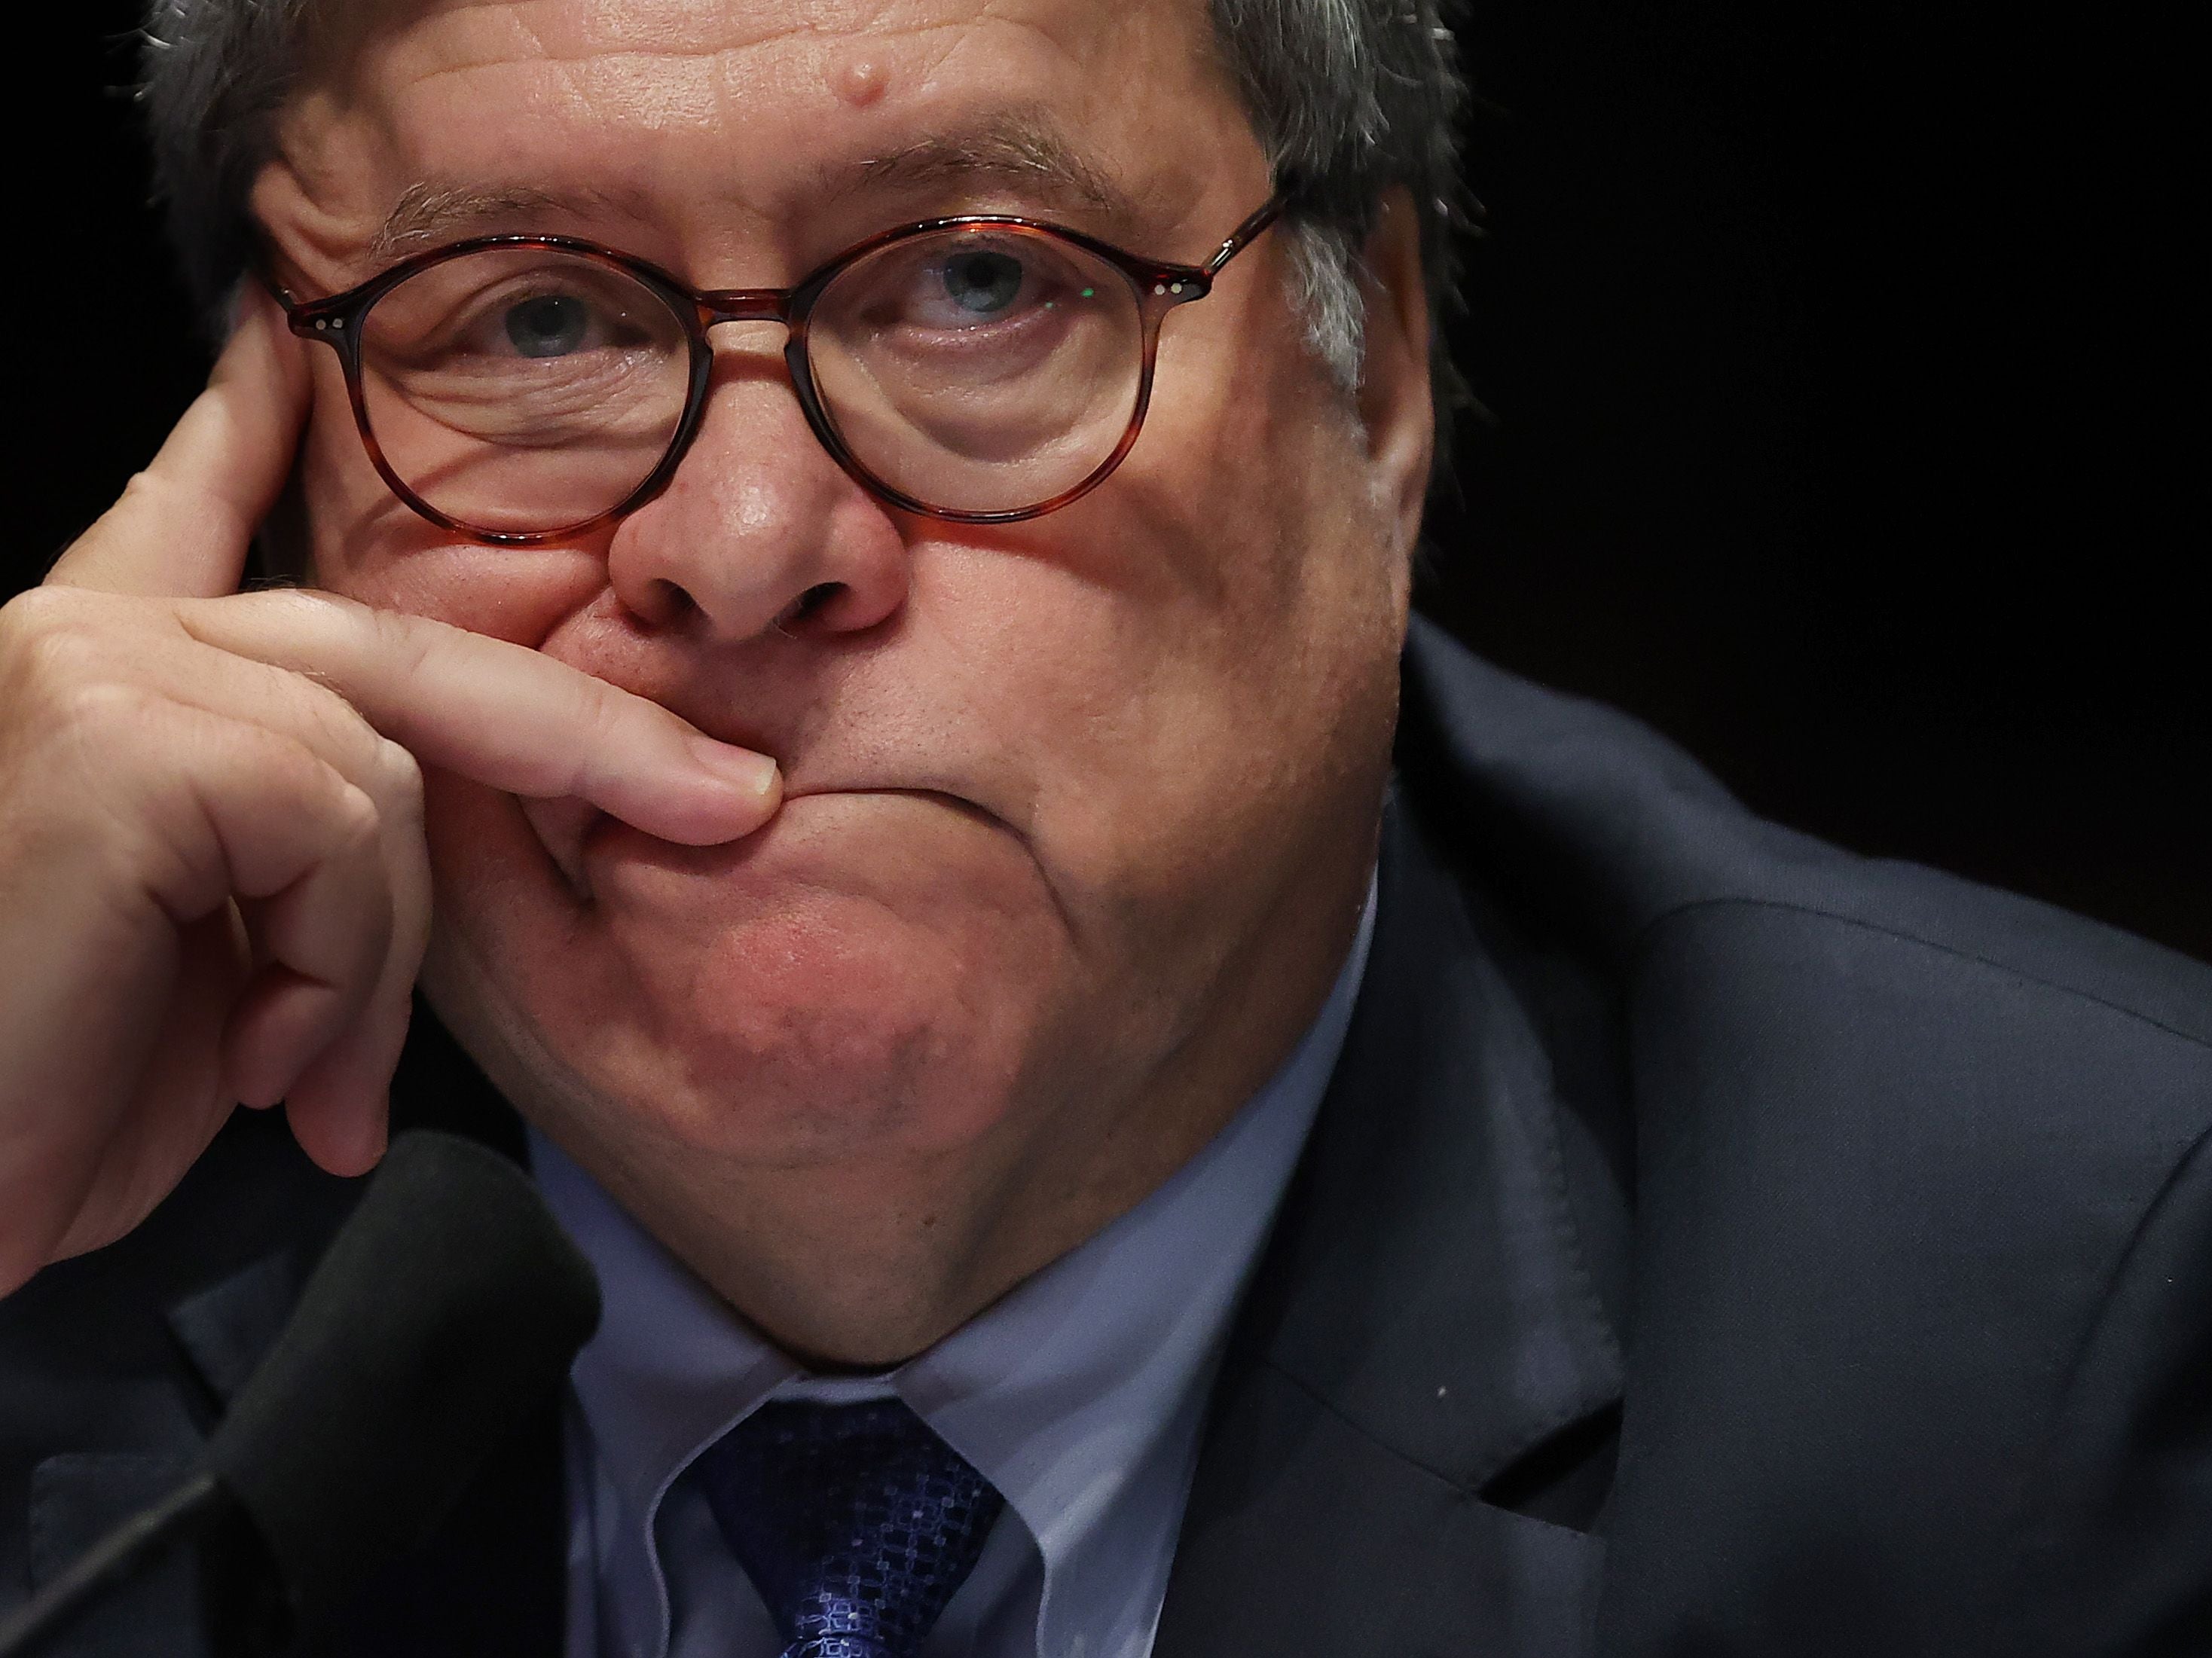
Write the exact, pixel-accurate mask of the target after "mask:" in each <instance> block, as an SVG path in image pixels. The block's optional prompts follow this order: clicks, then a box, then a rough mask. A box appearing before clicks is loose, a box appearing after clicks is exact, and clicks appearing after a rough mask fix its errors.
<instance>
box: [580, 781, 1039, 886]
mask: <svg viewBox="0 0 2212 1658" xmlns="http://www.w3.org/2000/svg"><path fill="white" fill-rule="evenodd" d="M863 802H865V803H866V805H867V806H868V807H870V808H874V809H875V810H869V811H866V812H865V813H862V812H856V811H854V808H855V807H858V806H860V804H861V803H863ZM884 809H888V815H889V816H890V817H891V818H892V819H893V820H894V821H896V820H897V819H901V818H912V819H914V820H915V821H916V822H917V823H919V822H921V821H923V820H926V819H927V818H929V817H937V818H940V819H942V818H943V817H946V816H950V817H957V818H964V819H967V820H969V822H971V823H977V824H980V825H982V826H986V827H990V828H994V829H995V828H1000V827H1003V826H1002V825H1000V823H998V820H997V819H996V818H994V817H991V815H990V814H989V813H987V812H986V811H983V809H982V808H981V807H980V806H977V805H974V804H973V803H971V802H969V801H967V800H963V799H959V798H958V797H957V796H954V795H949V794H943V793H938V792H936V791H934V790H928V789H835V790H831V789H823V790H817V791H813V792H811V793H805V794H793V795H787V796H785V797H784V801H783V805H781V807H780V808H779V809H778V810H777V811H776V814H775V817H771V818H769V821H768V822H767V823H766V824H764V825H763V827H762V828H761V829H758V830H757V831H755V832H754V833H753V834H751V835H746V836H745V837H744V839H742V840H738V841H724V842H723V843H722V844H720V845H719V846H711V847H687V846H679V845H678V844H677V843H676V842H674V841H664V840H661V839H660V838H659V836H657V835H647V833H646V832H645V831H644V830H643V829H635V828H633V827H631V826H630V825H629V824H628V823H623V821H622V820H621V819H619V818H616V817H605V816H602V817H599V818H598V819H596V820H595V821H594V822H593V823H592V825H591V826H590V827H589V828H588V829H586V830H585V832H584V836H583V841H582V845H581V847H580V854H581V860H582V862H583V864H584V865H585V867H586V869H587V870H589V871H590V872H591V884H592V890H594V891H595V892H602V893H603V892H605V890H606V887H607V883H608V881H609V880H610V879H612V880H614V881H617V882H619V881H620V878H621V875H622V873H623V872H659V873H665V874H669V875H677V876H689V877H702V876H703V877H709V878H722V879H727V878H732V877H733V876H737V875H738V874H740V873H742V872H747V871H751V872H756V873H758V874H760V875H762V876H763V877H766V876H767V875H769V872H770V871H771V870H773V872H774V873H775V875H776V876H778V877H781V878H789V877H792V876H793V875H799V874H804V873H805V871H803V870H801V869H800V868H799V867H798V865H811V864H814V863H816V862H817V859H816V858H815V857H814V856H812V855H811V854H815V853H828V854H829V857H830V858H831V859H834V860H835V861H836V862H837V863H839V864H842V865H844V866H846V867H847V868H848V869H849V868H850V867H851V865H852V864H853V851H852V848H851V847H848V846H846V847H841V846H839V845H837V840H838V839H839V838H840V837H837V836H836V833H835V830H836V826H837V825H838V823H839V821H840V820H841V819H842V820H845V821H848V822H849V821H851V820H852V819H854V818H855V817H866V818H878V817H879V816H881V815H883V812H884ZM909 850H911V851H914V852H916V853H918V852H920V850H921V849H920V847H909Z"/></svg>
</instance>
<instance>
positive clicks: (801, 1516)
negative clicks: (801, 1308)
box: [698, 1399, 1006, 1658]
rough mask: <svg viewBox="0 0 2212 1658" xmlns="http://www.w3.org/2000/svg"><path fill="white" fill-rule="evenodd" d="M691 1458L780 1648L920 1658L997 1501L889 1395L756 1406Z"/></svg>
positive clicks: (800, 1655)
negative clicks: (757, 1592)
mask: <svg viewBox="0 0 2212 1658" xmlns="http://www.w3.org/2000/svg"><path fill="white" fill-rule="evenodd" d="M698 1468H699V1479H700V1485H701V1487H702V1489H703V1490H704V1491H705V1492H706V1496H707V1503H708V1507H710V1508H711V1509H714V1519H715V1521H716V1522H717V1523H718V1524H719V1525H720V1527H721V1528H722V1535H723V1537H724V1538H725V1539H726V1540H728V1542H729V1545H730V1552H732V1554H734V1555H736V1556H737V1557H738V1564H740V1565H742V1566H743V1567H744V1569H745V1572H746V1575H747V1576H750V1578H751V1579H752V1580H753V1586H754V1587H755V1588H757V1589H759V1590H760V1593H761V1598H762V1599H763V1600H765V1601H766V1602H767V1603H768V1609H769V1613H770V1615H771V1616H773V1617H774V1618H775V1627H776V1630H777V1632H778V1633H779V1634H781V1636H782V1637H783V1640H784V1643H785V1644H784V1649H783V1658H919V1655H920V1653H921V1643H922V1642H923V1641H924V1640H926V1639H927V1637H928V1635H929V1631H930V1629H931V1627H932V1626H933V1625H935V1624H936V1622H937V1619H938V1616H939V1613H941V1612H943V1611H944V1610H945V1602H946V1601H948V1600H951V1598H952V1592H953V1591H954V1590H955V1589H957V1588H959V1587H960V1585H961V1583H962V1582H963V1581H964V1580H965V1579H966V1577H967V1576H968V1574H969V1572H970V1571H971V1570H974V1569H975V1560H976V1557H977V1556H979V1555H980V1554H981V1553H982V1552H983V1538H984V1534H985V1533H987V1532H988V1531H989V1530H990V1529H991V1522H992V1521H994V1520H996V1519H997V1518H998V1517H999V1510H1000V1509H1001V1508H1002V1507H1004V1506H1005V1503H1006V1499H1005V1498H1004V1497H1000V1495H999V1493H998V1492H997V1491H994V1490H993V1489H992V1487H991V1483H990V1481H988V1480H987V1479H984V1478H983V1476H982V1475H981V1474H980V1473H976V1472H975V1469H973V1468H971V1467H969V1466H968V1464H967V1463H966V1462H965V1461H962V1460H961V1456H960V1454H959V1452H957V1451H956V1450H954V1449H953V1448H952V1447H951V1446H950V1445H948V1444H946V1443H945V1442H944V1441H943V1440H942V1439H939V1437H938V1436H937V1435H936V1434H935V1433H934V1432H933V1431H932V1430H931V1429H930V1427H929V1424H927V1423H926V1422H924V1421H923V1420H922V1419H921V1418H920V1417H918V1416H916V1415H915V1413H914V1411H913V1408H912V1407H911V1406H908V1404H907V1403H906V1401H905V1400H899V1399H873V1400H868V1401H867V1402H866V1403H865V1404H860V1405H807V1404H799V1403H793V1402H781V1403H775V1404H769V1405H763V1406H761V1408H760V1409H759V1410H757V1411H756V1412H753V1413H752V1415H750V1416H749V1417H747V1418H745V1419H744V1421H743V1422H740V1423H739V1424H738V1425H737V1426H736V1427H734V1428H732V1429H731V1430H730V1431H729V1432H727V1433H726V1434H724V1435H723V1436H722V1437H721V1438H720V1439H719V1440H717V1441H716V1442H714V1445H713V1446H712V1447H710V1448H708V1450H707V1451H706V1453H705V1454H704V1455H702V1456H701V1457H700V1459H699V1462H698Z"/></svg>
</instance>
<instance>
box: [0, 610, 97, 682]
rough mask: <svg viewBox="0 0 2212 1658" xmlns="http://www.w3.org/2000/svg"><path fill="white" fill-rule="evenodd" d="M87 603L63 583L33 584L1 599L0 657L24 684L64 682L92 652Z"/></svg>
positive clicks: (86, 662) (92, 631)
mask: <svg viewBox="0 0 2212 1658" xmlns="http://www.w3.org/2000/svg"><path fill="white" fill-rule="evenodd" d="M88 608H89V607H88V605H87V604H85V602H84V598H83V596H82V594H80V593H77V592H73V591H71V590H70V589H69V588H66V587H33V588H32V589H31V590H30V591H29V592H26V593H21V594H19V595H17V596H16V597H15V598H12V599H10V600H9V601H8V603H7V604H5V605H0V661H5V662H6V663H7V664H8V666H9V671H10V672H11V674H12V675H15V676H20V677H22V679H23V680H24V681H25V683H27V685H28V686H32V687H36V686H40V685H43V684H51V683H56V682H65V681H66V680H67V679H68V678H70V677H71V676H72V674H73V673H75V672H76V671H77V670H79V669H81V668H82V667H86V666H88V665H90V663H91V660H92V659H93V657H94V654H95V648H94V647H96V644H97V641H98V639H99V629H97V628H95V627H94V625H93V623H92V619H91V617H90V616H88V614H87V610H88Z"/></svg>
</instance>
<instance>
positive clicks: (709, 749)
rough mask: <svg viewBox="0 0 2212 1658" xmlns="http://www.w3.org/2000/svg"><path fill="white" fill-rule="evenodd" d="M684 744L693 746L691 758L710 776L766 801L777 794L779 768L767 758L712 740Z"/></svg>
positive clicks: (696, 740) (693, 738)
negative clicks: (767, 797) (768, 797)
mask: <svg viewBox="0 0 2212 1658" xmlns="http://www.w3.org/2000/svg"><path fill="white" fill-rule="evenodd" d="M685 741H686V742H687V743H688V744H690V749H691V757H692V758H693V759H695V760H696V761H697V762H699V767H700V769H701V770H702V771H704V772H705V773H706V774H708V776H710V777H713V778H715V779H717V780H720V781H721V782H725V783H728V784H732V785H733V786H736V787H738V788H739V789H742V790H743V791H744V793H747V794H751V795H757V796H760V797H763V798H765V797H766V796H768V795H769V794H771V793H774V792H775V788H776V785H777V774H776V766H775V761H773V760H771V759H769V757H768V756H766V755H764V754H755V753H754V752H753V751H752V750H750V749H739V748H733V747H732V746H731V745H730V744H727V743H717V742H716V741H715V740H714V738H711V737H692V738H686V739H685Z"/></svg>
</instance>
